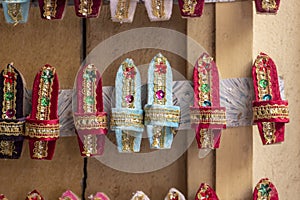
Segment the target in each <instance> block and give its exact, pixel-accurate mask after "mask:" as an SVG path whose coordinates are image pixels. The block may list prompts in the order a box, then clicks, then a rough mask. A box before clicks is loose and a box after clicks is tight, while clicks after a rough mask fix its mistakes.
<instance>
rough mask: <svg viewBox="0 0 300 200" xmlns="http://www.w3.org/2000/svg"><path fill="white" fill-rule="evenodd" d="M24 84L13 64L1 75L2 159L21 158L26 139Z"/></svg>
mask: <svg viewBox="0 0 300 200" xmlns="http://www.w3.org/2000/svg"><path fill="white" fill-rule="evenodd" d="M23 93H24V84H23V79H22V75H21V74H20V73H19V72H18V70H16V68H14V66H13V65H12V64H9V65H7V67H5V68H4V69H3V70H2V72H1V74H0V102H1V103H0V111H1V116H0V158H4V159H17V158H19V157H20V156H21V153H22V147H23V139H24V137H23V136H24V123H25V118H24V112H23Z"/></svg>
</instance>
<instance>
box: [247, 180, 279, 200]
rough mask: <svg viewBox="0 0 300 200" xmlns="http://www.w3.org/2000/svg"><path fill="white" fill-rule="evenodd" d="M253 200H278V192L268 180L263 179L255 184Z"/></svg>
mask: <svg viewBox="0 0 300 200" xmlns="http://www.w3.org/2000/svg"><path fill="white" fill-rule="evenodd" d="M253 200H279V197H278V192H277V190H276V188H275V186H274V185H273V183H271V182H270V180H269V179H268V178H263V179H261V180H260V181H259V182H258V183H257V185H256V187H255V188H254V192H253Z"/></svg>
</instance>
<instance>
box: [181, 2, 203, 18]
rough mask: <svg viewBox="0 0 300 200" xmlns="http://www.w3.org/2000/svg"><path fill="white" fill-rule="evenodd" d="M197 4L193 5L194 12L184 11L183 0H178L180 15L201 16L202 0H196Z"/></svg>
mask: <svg viewBox="0 0 300 200" xmlns="http://www.w3.org/2000/svg"><path fill="white" fill-rule="evenodd" d="M196 1H197V4H196V6H195V10H194V13H190V12H186V11H185V10H184V0H178V5H179V9H180V13H181V16H182V17H184V18H185V17H192V18H193V17H201V16H202V13H203V8H204V0H196Z"/></svg>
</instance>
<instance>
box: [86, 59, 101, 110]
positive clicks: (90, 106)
mask: <svg viewBox="0 0 300 200" xmlns="http://www.w3.org/2000/svg"><path fill="white" fill-rule="evenodd" d="M89 73H91V74H89ZM90 76H91V77H90ZM96 80H97V68H96V67H95V66H94V65H93V64H89V65H88V66H87V67H86V68H85V69H84V71H83V83H82V87H83V88H82V92H83V110H84V112H85V113H95V112H97V107H96V105H97V100H96V96H97V93H96V87H97V85H96V84H97V83H96ZM87 98H90V99H89V100H90V101H92V102H90V103H88V102H87Z"/></svg>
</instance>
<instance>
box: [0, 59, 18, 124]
mask: <svg viewBox="0 0 300 200" xmlns="http://www.w3.org/2000/svg"><path fill="white" fill-rule="evenodd" d="M3 77H4V82H3V94H4V99H3V101H2V118H3V119H16V117H15V113H16V93H17V89H16V86H17V81H16V80H17V77H18V74H17V73H15V71H14V68H13V67H12V65H10V64H9V65H7V67H6V68H4V70H3Z"/></svg>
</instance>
